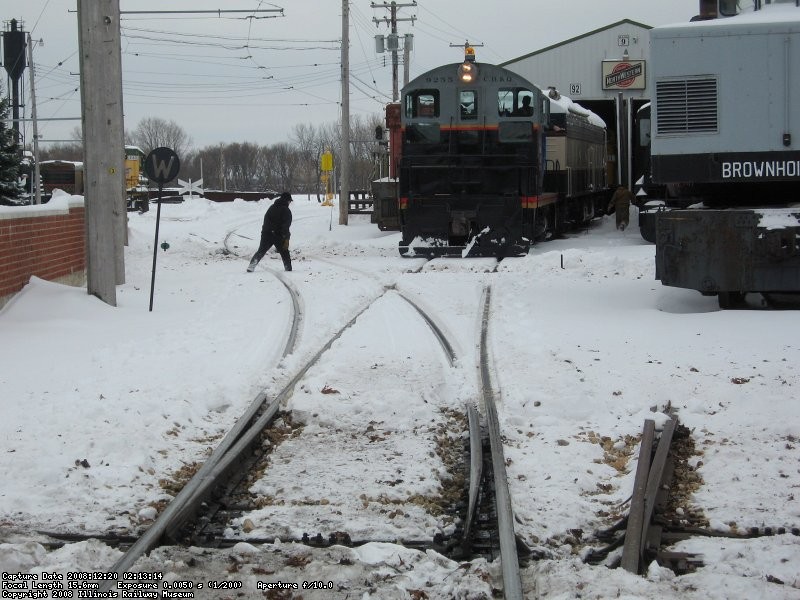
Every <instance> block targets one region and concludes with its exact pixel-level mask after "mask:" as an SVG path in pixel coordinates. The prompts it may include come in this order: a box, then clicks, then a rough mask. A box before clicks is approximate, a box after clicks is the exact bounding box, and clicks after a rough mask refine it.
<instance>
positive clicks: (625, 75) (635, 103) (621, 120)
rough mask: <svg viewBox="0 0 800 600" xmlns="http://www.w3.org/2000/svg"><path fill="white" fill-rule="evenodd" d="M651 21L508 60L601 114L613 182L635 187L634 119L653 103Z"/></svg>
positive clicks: (617, 25) (619, 24) (542, 84)
mask: <svg viewBox="0 0 800 600" xmlns="http://www.w3.org/2000/svg"><path fill="white" fill-rule="evenodd" d="M651 29H652V27H651V26H649V25H644V24H642V23H637V22H635V21H631V20H628V19H624V20H622V21H619V22H617V23H613V24H611V25H607V26H605V27H602V28H600V29H595V30H594V31H590V32H588V33H585V34H583V35H579V36H577V37H574V38H572V39H569V40H566V41H564V42H561V43H559V44H555V45H553V46H549V47H547V48H542V49H541V50H537V51H535V52H531V53H530V54H526V55H524V56H520V57H519V58H515V59H512V60H510V61H507V62H505V63H503V64H502V66H504V67H506V68H507V69H510V70H512V71H514V72H516V73H519V74H520V75H522V76H523V77H525V78H526V79H528V80H529V81H532V82H534V83H536V84H537V85H539V86H540V87H542V88H543V89H547V87H549V86H552V87H555V88H556V89H558V91H559V92H561V93H562V94H564V95H565V96H569V97H570V98H572V100H574V101H575V102H577V103H579V104H581V105H582V106H584V107H586V108H588V109H589V110H591V111H593V112H594V113H596V114H597V115H599V116H600V117H601V118H602V119H603V120H604V121H605V122H606V125H607V127H608V144H609V148H608V155H609V164H608V181H609V182H610V183H618V182H622V183H623V184H625V185H627V186H628V188H629V189H633V184H634V183H635V182H636V180H637V179H638V178H639V176H640V175H641V171H642V169H641V168H640V166H639V165H636V164H634V160H633V158H632V154H633V153H632V152H630V151H629V149H630V148H631V147H632V145H631V139H632V131H633V126H632V125H633V117H634V116H635V115H636V111H637V110H638V109H639V108H641V107H642V106H643V105H644V104H646V103H647V102H649V101H650V97H651V90H650V89H648V82H647V65H648V61H649V59H650V30H651Z"/></svg>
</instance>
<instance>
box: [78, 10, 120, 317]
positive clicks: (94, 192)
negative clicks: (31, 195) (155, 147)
mask: <svg viewBox="0 0 800 600" xmlns="http://www.w3.org/2000/svg"><path fill="white" fill-rule="evenodd" d="M119 14H120V12H119V0H78V45H79V49H80V50H79V51H80V70H81V111H82V120H83V165H84V199H85V202H86V284H87V290H88V292H89V293H90V294H92V295H94V296H97V297H98V298H100V299H101V300H102V301H103V302H105V303H106V304H110V305H111V306H116V305H117V295H116V285H117V284H122V283H124V282H125V259H124V252H123V241H124V239H125V235H124V234H125V227H126V223H125V220H126V216H127V211H126V206H125V165H124V147H125V142H124V135H123V119H122V58H121V54H122V52H121V46H120V27H119Z"/></svg>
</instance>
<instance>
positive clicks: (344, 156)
mask: <svg viewBox="0 0 800 600" xmlns="http://www.w3.org/2000/svg"><path fill="white" fill-rule="evenodd" d="M339 162H340V165H341V166H340V167H339V173H340V175H339V176H340V179H339V225H347V214H348V213H349V209H350V8H349V6H348V0H342V152H341V156H340V157H339Z"/></svg>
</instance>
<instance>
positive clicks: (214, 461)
mask: <svg viewBox="0 0 800 600" xmlns="http://www.w3.org/2000/svg"><path fill="white" fill-rule="evenodd" d="M385 293H386V290H384V291H383V293H382V294H381V295H380V296H383V295H384V294H385ZM380 296H378V297H380ZM376 300H377V298H375V299H373V300H371V301H369V302H368V303H367V304H366V305H365V306H364V307H363V308H362V309H361V310H360V311H358V313H357V314H356V315H355V316H354V317H353V318H352V319H350V321H348V322H347V324H345V325H344V326H343V327H342V328H341V329H340V330H339V331H337V332H336V334H334V335H333V336H332V337H331V338H330V339H329V340H328V342H327V343H326V344H325V345H324V346H323V347H322V348H321V349H320V350H319V351H318V352H317V353H316V354H315V355H314V356H313V357H312V358H311V359H310V360H309V361H308V362H307V363H306V364H305V366H304V367H303V368H302V369H300V370H299V371H298V373H297V374H296V375H295V376H294V377H293V378H292V379H291V381H289V383H288V384H287V385H286V386H284V388H283V389H282V390H281V392H279V394H278V395H277V396H276V397H275V399H273V400H272V401H271V402H269V403H268V405H267V406H266V408H265V410H264V412H263V413H262V414H261V416H259V417H258V419H256V421H255V423H251V421H252V420H253V419H254V418H255V416H256V415H257V414H258V412H259V410H260V409H261V408H262V406H263V405H264V403H265V402H267V398H266V393H265V392H261V393H259V394H258V396H257V397H256V400H255V401H254V402H253V403H252V404H251V405H250V408H249V409H248V410H247V412H246V413H245V414H244V415H243V416H242V418H240V419H239V421H237V423H236V425H234V427H233V429H231V431H230V432H229V433H228V434H227V435H226V436H225V438H224V439H223V441H222V443H220V445H219V446H217V448H216V449H215V450H214V452H213V453H212V454H211V456H210V457H209V459H208V460H207V461H206V462H205V463H203V466H202V467H200V470H198V472H197V473H196V474H195V475H194V477H192V479H190V480H189V482H188V483H187V484H186V485H185V486H184V487H183V488H182V489H181V491H180V492H179V493H178V494H177V495H176V496H175V498H174V499H173V500H172V502H170V503H169V505H168V506H167V507H166V508H165V509H164V511H163V512H162V513H161V514H160V515H159V516H158V518H157V519H156V520H155V522H154V523H153V524H152V525H151V526H150V527H149V528H148V530H147V531H146V532H145V533H144V534H143V535H142V536H141V537H140V538H139V539H138V540H137V541H136V543H135V544H134V545H133V546H131V547H130V548H129V549H128V551H127V552H126V553H125V554H124V555H123V556H122V557H120V559H119V560H118V561H117V562H116V563H114V565H113V566H112V567H111V569H110V571H111V572H114V573H116V574H117V576H118V577H120V578H121V577H122V575H123V573H125V572H126V571H128V570H129V569H130V568H131V567H132V566H133V564H134V563H135V562H136V561H137V560H138V559H139V557H140V556H141V555H142V554H144V553H146V552H149V551H150V550H152V549H153V548H155V547H156V546H157V545H158V544H159V542H160V540H161V539H162V537H163V536H164V535H165V534H166V533H167V532H168V531H169V532H175V531H177V530H178V529H180V528H181V527H182V526H183V525H184V524H185V521H186V520H188V519H189V518H191V516H192V515H193V514H194V513H195V512H196V511H197V508H198V506H199V505H200V504H201V503H202V502H203V501H204V500H205V498H206V497H207V496H208V495H209V494H210V493H211V490H212V488H213V486H214V485H215V484H216V483H217V482H218V480H219V478H220V476H221V475H224V474H226V473H227V472H228V470H229V469H230V467H231V466H232V464H233V463H234V462H235V461H236V460H238V459H239V454H241V452H242V451H246V449H247V448H248V447H249V446H250V445H251V444H252V443H253V441H254V440H256V439H257V437H258V436H259V435H260V434H261V432H262V431H263V429H264V428H265V427H266V425H267V424H268V423H269V420H270V418H272V417H274V415H275V413H277V410H278V407H279V406H280V403H281V402H282V401H284V400H286V399H288V398H289V397H290V396H291V394H292V392H293V391H294V388H295V386H296V385H297V383H298V382H299V381H300V379H301V378H302V377H303V376H304V375H305V374H306V372H307V371H308V370H309V369H310V368H311V367H312V366H313V365H314V364H315V363H316V362H317V361H318V360H319V358H320V357H321V356H322V355H323V354H324V353H325V352H326V351H327V350H329V349H330V347H331V346H332V345H333V343H334V342H335V341H336V340H338V339H339V338H340V337H341V335H342V334H343V333H344V332H345V331H346V330H347V329H349V328H350V327H352V326H353V324H354V323H355V322H356V321H357V320H358V318H359V317H360V316H361V315H362V314H363V313H364V312H366V310H367V309H369V307H370V306H372V305H373V304H374V302H375V301H376ZM113 584H114V582H113V581H106V582H104V583H103V584H101V586H100V591H103V592H108V591H110V590H111V589H112V586H113Z"/></svg>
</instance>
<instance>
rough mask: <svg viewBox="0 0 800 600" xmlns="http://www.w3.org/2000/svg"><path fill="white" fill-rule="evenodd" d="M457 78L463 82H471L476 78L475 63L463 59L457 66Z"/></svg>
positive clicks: (476, 68)
mask: <svg viewBox="0 0 800 600" xmlns="http://www.w3.org/2000/svg"><path fill="white" fill-rule="evenodd" d="M458 78H459V79H460V80H461V81H463V82H464V83H472V82H473V81H475V80H476V79H477V78H478V67H477V65H476V64H475V63H472V62H468V61H464V62H463V63H462V64H461V66H460V67H458Z"/></svg>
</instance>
